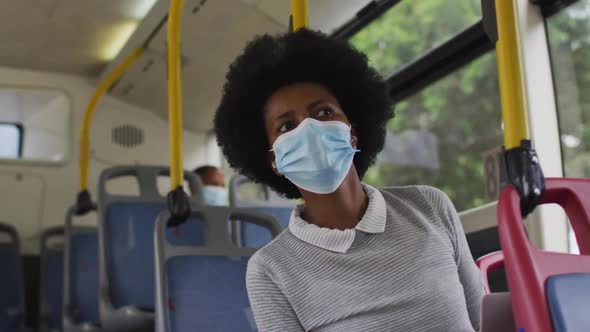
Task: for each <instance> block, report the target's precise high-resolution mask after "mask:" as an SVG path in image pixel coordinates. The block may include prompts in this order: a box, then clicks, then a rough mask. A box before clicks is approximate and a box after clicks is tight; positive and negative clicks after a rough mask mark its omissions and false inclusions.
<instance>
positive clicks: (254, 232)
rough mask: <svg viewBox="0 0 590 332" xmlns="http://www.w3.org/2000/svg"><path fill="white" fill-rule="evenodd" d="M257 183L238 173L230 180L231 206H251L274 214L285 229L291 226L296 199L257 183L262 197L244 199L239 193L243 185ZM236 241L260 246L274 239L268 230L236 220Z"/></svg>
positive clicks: (233, 226) (234, 228)
mask: <svg viewBox="0 0 590 332" xmlns="http://www.w3.org/2000/svg"><path fill="white" fill-rule="evenodd" d="M246 184H249V185H251V184H255V183H254V182H253V181H252V180H250V179H248V178H247V177H245V176H243V175H236V176H234V177H233V178H232V180H231V182H230V206H232V207H241V208H250V209H252V210H255V211H258V212H262V213H266V214H269V215H271V216H273V217H274V218H275V219H276V221H277V222H278V223H279V224H280V225H281V227H282V228H283V229H286V228H287V227H288V226H289V220H290V219H291V212H292V211H293V208H294V207H295V206H296V205H297V201H295V200H287V199H285V198H282V197H280V196H279V195H278V194H277V193H275V192H274V191H272V190H271V189H269V188H268V187H267V186H264V185H262V184H257V185H258V186H259V188H260V190H261V191H262V197H261V198H262V199H244V197H241V195H240V194H239V191H240V190H239V188H240V186H242V185H246ZM232 232H233V235H232V236H233V239H234V242H235V243H237V244H238V245H239V246H243V247H251V248H260V247H263V246H264V245H266V244H268V243H269V242H270V241H271V240H272V236H271V234H270V233H269V232H268V230H266V229H264V228H261V227H260V226H258V225H255V224H251V223H241V222H239V221H238V222H235V223H233V224H232Z"/></svg>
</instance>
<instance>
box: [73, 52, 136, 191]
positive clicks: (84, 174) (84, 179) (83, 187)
mask: <svg viewBox="0 0 590 332" xmlns="http://www.w3.org/2000/svg"><path fill="white" fill-rule="evenodd" d="M143 51H144V48H143V47H138V48H136V49H135V50H134V51H133V52H132V53H131V54H129V56H128V57H127V58H126V59H125V61H123V62H121V63H120V64H119V65H118V66H117V67H116V68H115V69H114V70H113V71H112V72H111V73H110V74H109V75H108V76H107V77H106V78H105V79H104V80H103V81H102V82H101V83H100V85H99V86H98V88H97V89H96V91H95V92H94V95H93V96H92V99H90V102H89V103H88V106H87V107H86V111H85V112H84V122H83V123H82V129H81V130H80V192H83V191H87V190H88V160H89V159H90V152H89V147H90V139H89V137H90V124H91V122H92V115H93V114H94V111H95V110H96V106H97V105H98V102H99V101H100V98H102V96H103V95H104V94H105V93H106V92H107V91H108V90H109V89H110V88H111V86H112V85H113V83H115V82H116V81H117V80H118V79H119V78H120V77H121V76H122V75H123V73H125V71H127V69H128V68H129V67H130V66H131V65H132V64H133V63H134V62H135V61H136V60H137V59H138V58H139V57H140V56H141V54H142V53H143Z"/></svg>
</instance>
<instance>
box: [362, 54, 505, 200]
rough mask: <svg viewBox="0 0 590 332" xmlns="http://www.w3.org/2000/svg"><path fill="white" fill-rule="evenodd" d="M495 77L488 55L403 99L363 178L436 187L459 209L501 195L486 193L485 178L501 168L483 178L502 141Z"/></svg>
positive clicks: (382, 184) (492, 59) (493, 63)
mask: <svg viewBox="0 0 590 332" xmlns="http://www.w3.org/2000/svg"><path fill="white" fill-rule="evenodd" d="M496 75H497V71H496V58H495V55H494V54H493V53H489V54H487V55H484V56H482V57H481V58H479V59H478V60H476V61H474V62H472V63H470V64H469V65H467V66H466V67H464V68H462V69H461V70H458V71H456V72H454V73H452V74H450V75H448V76H447V77H445V78H443V79H441V80H440V81H438V82H436V83H434V84H433V85H431V86H429V87H427V88H426V89H424V90H422V91H421V92H420V93H418V94H416V95H414V96H412V97H409V98H408V99H406V100H403V101H401V102H400V103H398V104H397V105H396V109H395V117H394V118H393V119H392V120H391V121H390V122H389V124H388V133H387V138H386V143H385V149H384V150H383V152H382V153H381V154H380V155H379V157H378V160H377V163H376V165H375V166H373V167H372V168H370V169H369V171H368V172H367V174H366V176H365V179H364V181H366V182H367V183H369V184H372V185H375V186H379V187H387V186H400V185H414V184H426V185H432V186H435V187H437V188H440V189H442V190H444V191H445V192H446V193H447V194H448V195H449V196H450V198H451V199H452V200H453V203H454V204H455V206H456V208H457V210H459V211H462V210H466V209H469V208H473V207H476V206H479V205H481V204H484V203H487V202H490V201H493V200H495V199H497V188H496V189H495V191H492V193H491V194H489V193H487V192H486V180H488V181H489V179H492V180H495V177H496V176H497V170H496V171H494V172H496V174H486V176H484V158H486V157H487V156H488V155H496V154H497V153H496V152H495V151H497V149H498V147H499V146H501V145H502V142H503V132H502V119H501V112H500V97H499V92H498V83H497V77H496ZM494 166H495V163H493V162H492V167H494ZM490 171H493V170H486V172H488V173H489V172H490ZM487 189H488V192H489V188H487Z"/></svg>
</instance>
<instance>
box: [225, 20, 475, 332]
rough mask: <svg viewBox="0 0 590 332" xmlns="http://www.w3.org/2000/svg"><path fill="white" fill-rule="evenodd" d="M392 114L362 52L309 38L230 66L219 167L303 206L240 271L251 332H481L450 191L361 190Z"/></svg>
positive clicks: (265, 44) (269, 47)
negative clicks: (254, 329)
mask: <svg viewBox="0 0 590 332" xmlns="http://www.w3.org/2000/svg"><path fill="white" fill-rule="evenodd" d="M392 116H393V112H392V106H391V103H390V101H389V98H388V87H387V84H386V83H385V82H384V81H383V80H382V78H381V76H380V75H379V74H378V73H377V72H376V71H375V70H374V69H372V68H371V67H369V65H368V63H367V59H366V57H365V56H364V55H362V54H361V53H359V52H357V51H356V50H354V49H353V48H352V47H351V46H350V45H349V44H348V43H347V42H346V41H343V40H337V39H332V38H329V37H327V36H325V35H324V34H321V33H318V32H312V31H309V30H300V31H299V32H296V33H291V34H286V35H281V36H276V37H273V36H268V35H265V36H261V37H258V38H256V39H254V40H253V41H251V42H250V43H249V44H248V45H247V46H246V49H245V51H244V52H243V53H242V54H241V55H240V56H239V57H238V58H237V59H236V60H235V62H234V63H233V64H232V65H231V66H230V69H229V72H228V74H227V82H226V84H225V87H224V91H223V97H222V100H221V104H220V105H219V108H218V110H217V113H216V117H215V129H216V133H217V140H218V142H219V145H220V147H221V148H222V150H223V153H224V154H225V156H226V158H227V160H228V162H229V164H230V165H231V166H232V167H233V168H234V169H235V170H236V171H237V172H239V173H241V174H244V175H246V176H248V177H250V178H253V179H256V180H257V181H259V182H261V183H263V184H265V185H268V186H270V187H271V188H272V189H274V190H276V191H277V192H279V193H282V194H283V195H285V196H286V197H288V198H300V197H302V198H303V199H304V201H305V203H304V204H303V205H300V206H298V207H297V208H296V209H295V210H294V211H293V214H292V216H291V221H290V224H289V228H288V230H286V231H284V232H283V233H281V235H279V236H278V237H277V238H276V239H275V240H274V241H273V242H271V243H270V244H269V245H267V246H266V247H264V248H262V249H261V250H259V251H258V252H257V253H256V254H255V255H254V256H253V257H252V259H251V260H250V262H249V266H248V273H247V287H248V294H249V297H250V302H251V305H252V309H253V312H254V316H255V320H256V323H257V325H258V328H259V330H260V331H262V332H266V331H380V332H381V331H419V332H426V331H436V332H441V331H452V332H461V331H474V330H479V315H480V303H481V298H482V296H483V283H482V280H481V276H480V273H479V270H478V269H477V267H476V266H475V264H474V262H473V260H472V257H471V253H470V251H469V247H468V246H467V241H466V239H465V234H464V232H463V229H462V226H461V223H460V221H459V217H458V215H457V213H456V211H455V208H454V207H453V204H452V203H451V201H450V199H449V198H448V197H447V195H446V194H445V193H443V192H442V191H440V190H438V189H435V188H432V187H426V186H407V187H392V188H385V189H376V188H373V187H372V186H369V185H367V184H364V183H362V182H361V179H362V177H363V175H364V174H365V172H366V171H367V169H368V167H369V166H370V165H371V164H373V162H374V161H375V158H376V156H377V154H378V153H379V152H380V151H381V150H382V148H383V145H384V139H385V133H386V128H385V127H386V124H387V121H388V120H389V119H390V118H391V117H392Z"/></svg>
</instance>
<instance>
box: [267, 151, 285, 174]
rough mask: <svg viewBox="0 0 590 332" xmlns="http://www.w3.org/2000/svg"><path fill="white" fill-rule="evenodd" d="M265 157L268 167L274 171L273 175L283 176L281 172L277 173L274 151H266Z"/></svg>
mask: <svg viewBox="0 0 590 332" xmlns="http://www.w3.org/2000/svg"><path fill="white" fill-rule="evenodd" d="M266 159H267V160H268V163H269V164H270V168H271V169H272V171H273V172H274V173H275V175H278V176H283V174H281V173H279V170H278V169H277V165H276V164H275V153H274V151H268V152H267V157H266Z"/></svg>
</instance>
